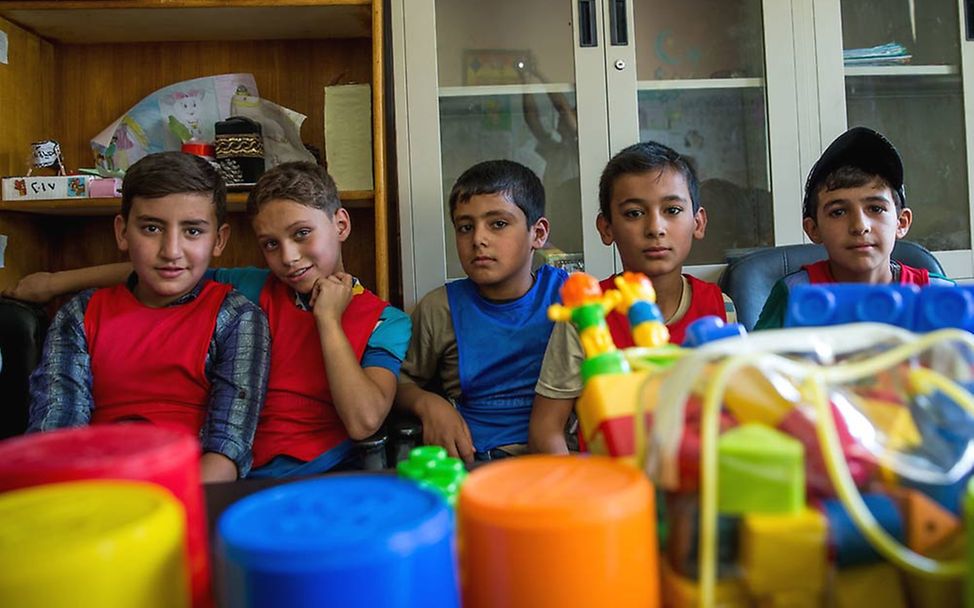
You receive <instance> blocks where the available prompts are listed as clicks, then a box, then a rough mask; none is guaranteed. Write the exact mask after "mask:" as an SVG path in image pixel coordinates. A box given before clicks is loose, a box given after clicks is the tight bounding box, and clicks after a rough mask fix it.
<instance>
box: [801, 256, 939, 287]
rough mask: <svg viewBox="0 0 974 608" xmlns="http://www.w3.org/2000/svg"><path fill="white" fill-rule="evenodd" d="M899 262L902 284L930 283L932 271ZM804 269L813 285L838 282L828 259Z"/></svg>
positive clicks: (921, 284) (922, 284)
mask: <svg viewBox="0 0 974 608" xmlns="http://www.w3.org/2000/svg"><path fill="white" fill-rule="evenodd" d="M898 263H899V265H900V285H920V286H921V287H922V286H924V285H929V284H930V271H929V270H927V269H926V268H914V267H912V266H907V265H906V264H904V263H902V262H898ZM802 269H804V270H805V272H807V273H808V282H809V283H811V284H813V285H820V284H822V283H837V282H838V281H836V280H835V277H833V276H832V270H830V269H829V261H828V260H822V261H820V262H815V263H814V264H808V265H806V266H802Z"/></svg>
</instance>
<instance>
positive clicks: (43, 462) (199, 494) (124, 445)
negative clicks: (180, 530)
mask: <svg viewBox="0 0 974 608" xmlns="http://www.w3.org/2000/svg"><path fill="white" fill-rule="evenodd" d="M199 459H200V447H199V442H198V440H197V439H196V437H194V436H193V435H190V434H188V433H184V432H180V431H177V430H172V429H164V428H160V427H157V426H151V425H148V424H111V425H94V426H89V427H83V428H75V429H63V430H58V431H50V432H47V433H38V434H34V435H27V436H24V437H14V438H12V439H7V440H4V441H0V492H3V491H7V490H15V489H17V488H25V487H29V486H38V485H42V484H47V483H55V482H60V481H72V480H77V479H131V480H138V481H147V482H151V483H155V484H158V485H160V486H162V487H164V488H166V489H167V490H169V491H170V492H172V494H173V495H174V496H175V497H176V499H178V500H179V501H180V502H181V503H183V506H185V508H186V547H187V561H186V563H187V564H188V566H189V577H190V584H191V588H192V592H193V606H195V607H196V608H205V607H208V606H212V604H213V602H212V592H211V585H210V561H209V547H208V542H207V533H206V530H207V528H206V509H205V505H204V503H203V489H202V486H201V485H200V465H199Z"/></svg>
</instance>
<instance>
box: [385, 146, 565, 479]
mask: <svg viewBox="0 0 974 608" xmlns="http://www.w3.org/2000/svg"><path fill="white" fill-rule="evenodd" d="M449 202H450V217H451V219H452V220H453V227H454V231H455V235H456V246H457V255H458V257H459V259H460V264H461V265H462V266H463V270H464V272H465V273H466V274H467V278H465V279H461V280H458V281H452V282H450V283H448V284H447V285H445V286H443V287H439V288H437V289H434V290H433V291H431V292H430V293H428V294H426V295H425V296H424V297H423V299H422V300H420V302H419V304H418V305H417V306H416V309H415V310H414V311H413V315H412V316H413V323H414V327H415V330H414V331H413V336H412V340H411V341H410V344H409V352H408V355H407V357H406V361H405V363H404V364H403V368H402V372H403V373H402V378H401V380H400V383H399V392H398V400H397V403H398V406H399V407H402V408H403V409H405V410H406V411H409V412H412V413H413V414H415V415H416V416H418V417H419V418H420V420H421V421H422V423H423V441H424V443H427V444H435V445H442V446H443V447H445V448H446V449H447V451H448V452H449V453H450V454H451V455H453V456H459V457H461V458H463V459H464V460H465V461H467V462H470V461H473V460H481V461H483V460H493V459H497V458H505V457H507V456H512V455H517V454H520V453H524V452H525V451H526V447H527V441H528V420H529V419H530V416H531V402H532V400H533V398H534V385H535V383H536V382H537V381H538V373H539V372H540V370H541V359H542V356H543V355H544V351H545V346H546V345H547V344H548V337H549V336H550V335H551V330H552V322H551V321H550V320H549V319H548V316H547V310H548V306H550V305H551V304H554V303H555V302H557V301H558V289H559V288H560V287H561V285H562V283H564V281H565V279H566V278H568V275H567V274H566V273H565V271H563V270H561V269H558V268H554V267H552V266H548V265H542V266H540V267H539V268H538V269H537V270H536V271H534V272H532V270H531V260H532V258H533V254H534V251H535V250H536V249H538V248H540V247H543V246H544V244H545V242H546V241H547V240H548V220H547V218H545V216H544V214H545V192H544V186H542V185H541V180H540V179H538V176H537V175H535V174H534V173H533V172H532V171H531V170H530V169H528V168H527V167H525V166H524V165H521V164H520V163H516V162H513V161H509V160H490V161H486V162H482V163H478V164H476V165H474V166H473V167H470V168H469V169H467V170H466V171H464V172H463V174H462V175H461V176H460V177H459V178H458V179H457V181H456V183H455V184H454V185H453V189H452V190H451V191H450V201H449Z"/></svg>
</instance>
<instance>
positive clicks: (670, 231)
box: [529, 142, 737, 453]
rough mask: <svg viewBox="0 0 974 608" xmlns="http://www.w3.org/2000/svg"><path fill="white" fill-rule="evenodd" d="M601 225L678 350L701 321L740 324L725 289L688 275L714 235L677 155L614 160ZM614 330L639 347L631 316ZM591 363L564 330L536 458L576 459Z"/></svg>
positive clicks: (547, 374)
mask: <svg viewBox="0 0 974 608" xmlns="http://www.w3.org/2000/svg"><path fill="white" fill-rule="evenodd" d="M596 225H597V227H598V230H599V234H600V235H601V236H602V242H603V243H604V244H605V245H612V244H615V245H616V246H617V247H618V249H619V256H620V257H621V258H622V267H623V270H626V271H631V272H641V273H643V274H645V275H646V276H648V277H649V278H650V280H652V282H653V288H654V289H655V290H656V303H657V305H658V306H659V308H660V312H661V313H662V315H663V318H664V319H665V322H666V326H667V328H668V329H669V332H670V341H671V342H672V343H674V344H679V343H681V342H682V341H683V335H684V332H685V330H686V327H687V325H689V324H690V322H691V321H693V320H695V319H698V318H700V317H703V316H707V315H716V316H718V317H720V318H721V319H724V320H725V321H728V322H734V321H736V320H737V315H736V312H735V310H734V304H733V302H731V300H730V298H728V297H727V296H726V295H724V294H723V293H722V292H721V291H720V288H719V287H717V286H716V285H714V284H713V283H708V282H706V281H701V280H699V279H697V278H695V277H692V276H690V275H685V274H683V262H684V261H685V260H686V259H687V256H689V255H690V248H691V247H692V245H693V241H694V240H696V239H702V238H703V236H704V233H705V231H706V228H707V212H706V210H705V209H703V208H702V207H700V201H699V184H698V180H697V175H696V172H695V171H694V169H693V167H692V166H691V165H690V163H689V162H688V161H687V160H686V159H685V158H683V157H682V156H681V155H680V154H678V153H677V152H676V151H674V150H672V149H671V148H669V147H667V146H664V145H662V144H659V143H656V142H647V143H639V144H635V145H632V146H629V147H628V148H626V149H624V150H622V151H621V152H619V153H618V154H616V155H615V156H614V157H612V159H611V160H610V161H609V163H608V164H607V165H606V167H605V169H604V170H603V172H602V177H601V179H600V180H599V215H598V218H597V219H596ZM613 278H614V277H608V278H607V279H605V280H604V281H602V283H601V286H602V289H603V290H604V289H609V288H614V284H613ZM606 322H607V323H608V325H609V329H610V331H611V333H612V339H613V341H614V342H615V344H616V346H617V347H619V348H626V347H629V346H634V343H633V341H632V335H631V333H630V329H629V321H628V320H627V319H626V317H625V316H623V315H621V314H619V313H618V312H615V311H613V312H611V313H609V315H608V316H607V318H606ZM583 359H584V354H583V352H582V347H581V343H580V342H579V339H578V334H577V332H576V331H575V330H574V328H573V327H571V325H569V324H567V323H559V324H557V325H556V326H555V329H554V330H553V331H552V333H551V339H550V340H549V342H548V348H547V350H546V351H545V357H544V362H543V363H542V366H541V376H540V378H539V379H538V384H537V386H536V388H535V391H536V396H535V399H534V405H533V407H532V410H531V423H530V437H529V446H530V448H531V449H532V451H536V452H548V453H565V452H567V451H568V446H567V443H566V441H565V432H564V431H565V424H566V422H567V421H568V418H569V416H570V415H571V413H572V410H573V408H574V406H575V399H576V398H578V396H579V395H580V394H581V392H582V379H581V373H580V369H581V364H582V361H583Z"/></svg>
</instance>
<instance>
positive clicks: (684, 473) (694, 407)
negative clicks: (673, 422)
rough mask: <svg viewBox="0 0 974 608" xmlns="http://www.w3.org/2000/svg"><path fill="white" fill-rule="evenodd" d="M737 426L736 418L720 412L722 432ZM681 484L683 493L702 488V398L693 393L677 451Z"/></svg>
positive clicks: (687, 405) (679, 487)
mask: <svg viewBox="0 0 974 608" xmlns="http://www.w3.org/2000/svg"><path fill="white" fill-rule="evenodd" d="M734 426H735V422H734V418H733V417H732V416H731V415H730V414H728V413H727V412H724V411H721V412H720V432H721V433H723V432H725V431H727V430H729V429H731V428H733V427H734ZM677 467H678V471H679V476H680V477H679V485H678V486H677V491H678V492H681V493H685V492H696V491H697V490H698V489H699V488H700V398H699V397H697V396H696V395H691V396H690V399H688V400H687V404H686V410H685V419H684V421H683V437H682V438H681V439H680V447H679V452H678V453H677Z"/></svg>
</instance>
